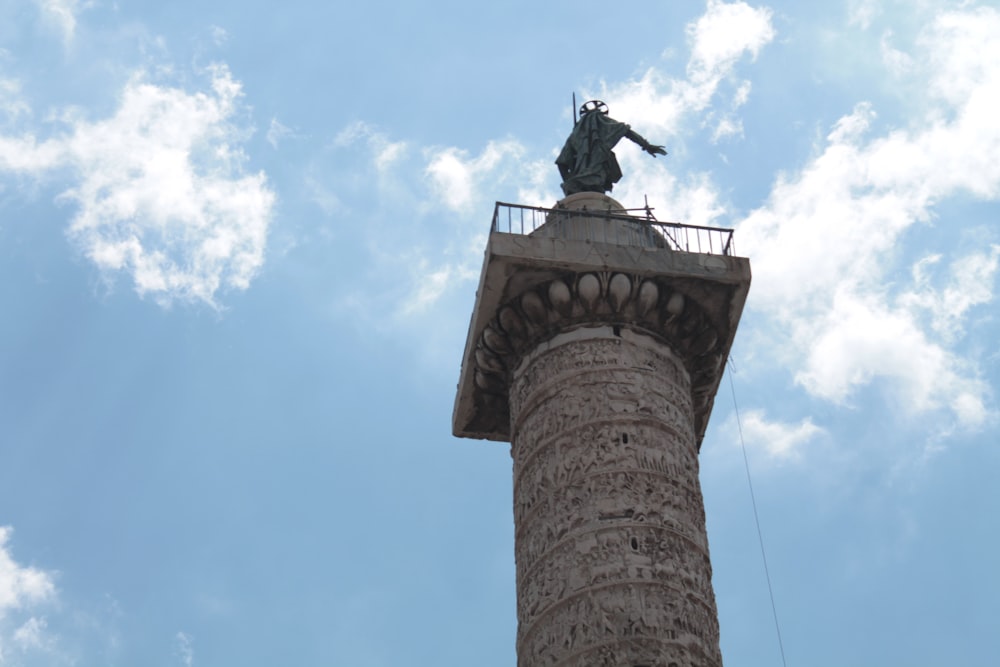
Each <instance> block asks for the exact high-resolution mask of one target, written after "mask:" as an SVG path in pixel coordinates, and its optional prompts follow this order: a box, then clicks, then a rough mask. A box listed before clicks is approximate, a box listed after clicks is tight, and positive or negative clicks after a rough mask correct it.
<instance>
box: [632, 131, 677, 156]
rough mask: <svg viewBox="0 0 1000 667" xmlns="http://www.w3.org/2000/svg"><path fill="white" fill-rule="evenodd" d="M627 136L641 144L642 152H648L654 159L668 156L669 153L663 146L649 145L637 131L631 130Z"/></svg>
mask: <svg viewBox="0 0 1000 667" xmlns="http://www.w3.org/2000/svg"><path fill="white" fill-rule="evenodd" d="M625 136H626V137H628V138H629V139H631V140H632V141H634V142H635V143H637V144H639V146H640V147H641V148H642V150H644V151H646V152H647V153H649V154H650V155H652V156H653V157H656V156H657V155H666V154H667V151H666V149H665V148H664V147H663V146H655V145H653V144H651V143H649V142H648V141H646V140H645V139H644V138H643V137H642V135H640V134H639V133H638V132H636V131H635V130H631V129H630V130H629V131H628V132H626V133H625Z"/></svg>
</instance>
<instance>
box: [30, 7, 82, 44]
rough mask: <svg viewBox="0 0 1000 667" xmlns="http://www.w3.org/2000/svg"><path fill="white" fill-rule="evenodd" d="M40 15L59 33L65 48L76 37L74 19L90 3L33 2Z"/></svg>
mask: <svg viewBox="0 0 1000 667" xmlns="http://www.w3.org/2000/svg"><path fill="white" fill-rule="evenodd" d="M35 4H36V5H38V9H39V10H40V11H41V12H42V15H43V16H44V17H45V18H46V19H47V20H48V21H49V22H51V23H52V24H53V25H54V26H55V27H56V29H57V30H58V31H59V32H60V34H61V36H62V40H63V44H64V45H65V46H69V45H70V44H71V43H72V42H73V37H74V36H75V35H76V17H77V15H78V14H79V13H80V11H82V10H83V9H86V8H87V7H89V6H90V4H91V3H90V2H86V1H81V0H35Z"/></svg>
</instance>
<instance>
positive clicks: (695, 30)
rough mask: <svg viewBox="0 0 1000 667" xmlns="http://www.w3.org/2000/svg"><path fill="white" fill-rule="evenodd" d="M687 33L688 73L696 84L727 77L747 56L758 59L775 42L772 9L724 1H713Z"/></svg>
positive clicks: (709, 2) (710, 1)
mask: <svg viewBox="0 0 1000 667" xmlns="http://www.w3.org/2000/svg"><path fill="white" fill-rule="evenodd" d="M687 32H688V38H689V39H690V40H691V43H692V44H691V60H690V62H689V63H688V74H689V75H690V78H691V80H692V81H693V82H695V83H699V82H702V81H710V80H716V79H717V78H718V77H721V76H724V75H725V74H726V73H727V72H729V71H730V70H731V69H732V68H733V66H734V65H735V64H736V61H738V60H739V59H740V58H742V57H743V55H744V54H746V53H749V54H750V55H751V57H753V58H756V57H757V54H758V53H759V52H760V50H761V49H762V48H764V46H765V45H767V44H768V43H769V42H770V41H771V40H772V39H774V28H773V27H772V26H771V10H770V9H767V8H766V7H764V8H760V9H758V8H754V7H751V6H750V5H748V4H746V3H745V2H733V3H725V2H721V0H709V1H708V7H707V9H706V11H705V14H704V15H703V16H701V18H699V19H698V20H697V21H696V22H694V23H693V24H691V25H689V26H688V28H687Z"/></svg>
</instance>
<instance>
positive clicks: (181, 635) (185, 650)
mask: <svg viewBox="0 0 1000 667" xmlns="http://www.w3.org/2000/svg"><path fill="white" fill-rule="evenodd" d="M174 644H175V646H176V649H177V655H178V657H180V660H181V664H182V665H183V666H184V667H192V665H194V638H193V637H191V635H189V634H188V633H186V632H178V633H177V634H176V635H174Z"/></svg>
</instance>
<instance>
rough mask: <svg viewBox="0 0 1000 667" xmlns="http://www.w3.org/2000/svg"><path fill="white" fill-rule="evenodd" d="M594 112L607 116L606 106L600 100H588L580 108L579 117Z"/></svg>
mask: <svg viewBox="0 0 1000 667" xmlns="http://www.w3.org/2000/svg"><path fill="white" fill-rule="evenodd" d="M594 111H596V112H598V113H602V114H604V115H605V116H607V115H608V105H607V104H605V103H604V102H602V101H601V100H590V101H589V102H584V103H583V106H582V107H580V116H586V115H587V114H588V113H592V112H594Z"/></svg>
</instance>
